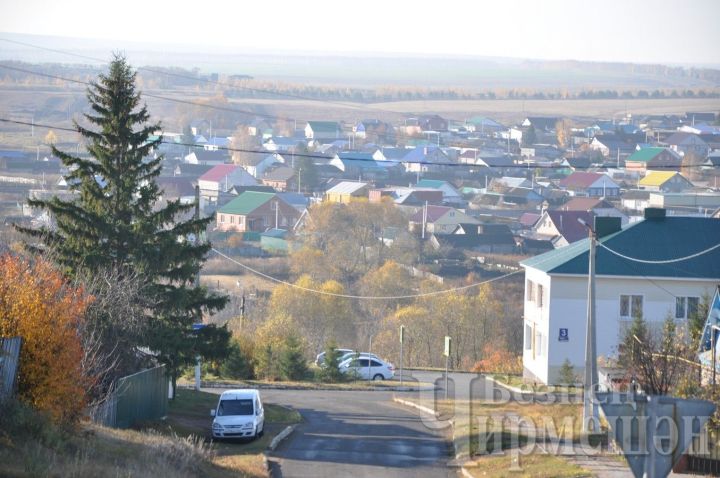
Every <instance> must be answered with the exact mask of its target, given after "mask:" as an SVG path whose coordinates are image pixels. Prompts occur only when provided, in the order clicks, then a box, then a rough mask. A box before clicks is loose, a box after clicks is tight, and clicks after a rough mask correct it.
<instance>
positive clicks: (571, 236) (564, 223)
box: [528, 210, 594, 249]
mask: <svg viewBox="0 0 720 478" xmlns="http://www.w3.org/2000/svg"><path fill="white" fill-rule="evenodd" d="M593 217H594V214H593V213H592V212H588V211H558V210H554V211H544V212H543V214H542V215H541V216H540V219H538V221H537V222H536V223H535V225H534V226H533V227H532V229H531V231H532V234H529V235H528V237H532V238H534V239H542V240H546V241H549V242H551V243H552V245H553V247H554V248H555V249H558V248H562V247H565V246H567V245H568V244H572V243H573V242H577V241H579V240H581V239H582V238H584V237H587V235H588V232H587V229H585V226H583V225H582V223H581V222H580V221H583V222H585V223H586V224H592V220H593Z"/></svg>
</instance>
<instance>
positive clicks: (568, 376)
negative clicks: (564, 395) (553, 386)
mask: <svg viewBox="0 0 720 478" xmlns="http://www.w3.org/2000/svg"><path fill="white" fill-rule="evenodd" d="M577 378H578V377H577V375H576V374H575V369H574V368H573V366H572V364H571V363H570V359H567V358H566V359H565V361H564V362H563V364H562V366H561V367H560V370H559V371H558V380H560V383H561V384H563V385H575V383H576V382H577Z"/></svg>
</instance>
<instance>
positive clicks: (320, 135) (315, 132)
mask: <svg viewBox="0 0 720 478" xmlns="http://www.w3.org/2000/svg"><path fill="white" fill-rule="evenodd" d="M341 136H342V128H341V127H340V124H339V123H337V122H335V121H308V123H307V126H305V138H307V139H309V140H320V139H338V138H340V137H341Z"/></svg>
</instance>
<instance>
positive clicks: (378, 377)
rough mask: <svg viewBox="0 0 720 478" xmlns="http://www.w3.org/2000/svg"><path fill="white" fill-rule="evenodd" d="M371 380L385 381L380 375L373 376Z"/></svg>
mask: <svg viewBox="0 0 720 478" xmlns="http://www.w3.org/2000/svg"><path fill="white" fill-rule="evenodd" d="M373 380H385V377H383V376H382V374H381V373H378V374H375V376H374V377H373Z"/></svg>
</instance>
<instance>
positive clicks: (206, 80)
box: [0, 38, 412, 114]
mask: <svg viewBox="0 0 720 478" xmlns="http://www.w3.org/2000/svg"><path fill="white" fill-rule="evenodd" d="M0 40H2V41H5V42H8V43H14V44H16V45H22V46H26V47H29V48H37V49H38V50H45V51H49V52H52V53H59V54H61V55H68V56H73V57H76V58H82V59H84V60H91V61H96V62H99V63H101V64H103V65H105V64H107V63H108V62H107V61H106V60H103V59H101V58H96V57H92V56H88V55H82V54H79V53H73V52H69V51H65V50H57V49H54V48H48V47H43V46H40V45H34V44H32V43H26V42H22V41H18V40H10V39H8V38H0ZM137 70H139V71H147V72H148V73H154V74H157V75H166V76H172V77H175V78H181V79H185V80H192V81H200V82H204V83H209V84H212V85H218V86H224V87H226V88H235V89H241V90H247V91H252V92H254V93H264V94H269V95H274V96H284V97H286V98H292V99H298V100H305V101H315V102H318V103H327V104H335V105H338V106H344V107H346V108H351V109H367V110H373V111H378V112H382V113H396V114H412V113H406V112H400V111H388V110H385V109H382V108H375V107H372V106H370V105H366V104H363V103H344V102H342V101H334V100H326V99H317V98H312V97H310V96H303V95H297V94H292V93H283V92H279V91H273V90H267V89H263V88H253V87H249V86H239V85H234V84H230V83H227V82H222V81H219V80H212V79H210V78H205V77H196V76H189V75H183V74H182V73H175V72H172V71H163V70H156V69H154V68H149V67H146V66H141V67H137Z"/></svg>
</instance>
